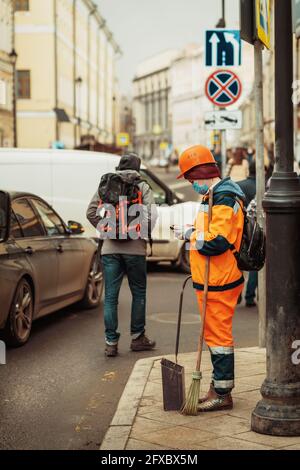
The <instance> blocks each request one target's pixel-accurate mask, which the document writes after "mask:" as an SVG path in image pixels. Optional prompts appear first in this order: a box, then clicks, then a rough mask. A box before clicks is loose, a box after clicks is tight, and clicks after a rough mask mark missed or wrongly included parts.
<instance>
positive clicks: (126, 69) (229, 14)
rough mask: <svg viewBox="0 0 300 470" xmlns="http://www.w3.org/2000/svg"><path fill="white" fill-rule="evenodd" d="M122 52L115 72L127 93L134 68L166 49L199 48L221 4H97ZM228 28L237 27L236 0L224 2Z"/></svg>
mask: <svg viewBox="0 0 300 470" xmlns="http://www.w3.org/2000/svg"><path fill="white" fill-rule="evenodd" d="M97 3H98V5H99V9H100V12H101V14H102V15H103V17H104V18H105V19H106V20H107V24H108V27H109V28H110V30H111V31H112V32H113V34H114V37H115V39H116V41H117V42H118V44H119V46H120V47H121V49H122V51H123V56H122V58H121V59H119V60H118V65H117V70H118V76H119V81H120V86H121V91H122V92H123V93H125V94H128V93H130V92H131V82H132V79H133V77H134V75H135V71H136V67H137V65H138V64H139V63H140V62H142V61H143V60H145V59H148V58H149V57H152V56H153V55H155V54H157V53H159V52H162V51H165V50H167V49H174V48H175V49H177V48H179V49H180V48H183V47H184V46H186V45H187V44H189V43H198V44H203V39H204V31H205V29H210V28H213V27H214V26H215V25H216V23H217V22H218V20H219V18H220V17H221V4H222V2H221V0H97ZM226 22H227V27H228V28H232V27H234V28H236V27H238V26H239V0H227V1H226Z"/></svg>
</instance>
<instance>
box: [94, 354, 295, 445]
mask: <svg viewBox="0 0 300 470" xmlns="http://www.w3.org/2000/svg"><path fill="white" fill-rule="evenodd" d="M235 357H236V361H235V362H236V387H235V389H234V391H233V398H234V408H233V410H229V411H228V410H226V411H221V412H214V413H207V414H205V413H203V414H201V415H199V416H182V415H181V414H179V413H177V412H167V413H166V412H164V411H163V407H162V386H161V371H160V359H161V358H160V357H159V358H157V357H154V358H148V359H144V360H140V361H138V362H137V363H136V365H135V367H134V369H133V372H132V374H131V376H130V378H129V380H128V382H127V385H126V387H125V389H124V392H123V395H122V397H121V400H120V402H119V405H118V409H117V411H116V414H115V416H114V418H113V420H112V422H111V425H110V427H109V429H108V431H107V433H106V436H105V438H104V440H103V443H102V445H101V448H100V449H101V450H163V449H177V450H178V449H180V450H223V449H224V450H267V449H289V450H292V449H294V450H300V437H273V436H264V435H260V434H256V433H254V432H252V431H251V430H250V419H251V412H252V410H253V409H254V407H255V405H256V403H257V401H258V400H259V399H260V397H261V396H260V393H259V390H260V386H261V384H262V382H263V380H264V378H265V350H263V349H258V348H247V349H238V350H236V356H235ZM170 358H171V360H174V358H173V357H172V356H170ZM195 362H196V354H195V353H189V354H181V355H180V356H179V363H180V364H181V365H184V366H185V373H186V387H187V389H188V387H189V385H190V381H191V375H192V371H193V370H194V368H195ZM202 364H203V367H202V371H203V372H204V373H203V379H202V381H201V389H202V393H203V392H206V391H207V389H208V387H209V383H210V378H211V366H210V357H209V353H208V352H204V353H203V361H202Z"/></svg>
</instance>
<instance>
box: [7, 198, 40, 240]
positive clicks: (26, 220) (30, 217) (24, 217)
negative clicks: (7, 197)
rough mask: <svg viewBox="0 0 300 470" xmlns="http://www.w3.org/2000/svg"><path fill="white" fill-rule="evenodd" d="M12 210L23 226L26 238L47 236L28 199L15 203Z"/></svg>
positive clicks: (18, 200)
mask: <svg viewBox="0 0 300 470" xmlns="http://www.w3.org/2000/svg"><path fill="white" fill-rule="evenodd" d="M12 209H13V211H14V213H15V215H16V218H17V221H18V222H19V224H20V226H21V229H22V232H23V234H24V237H40V236H43V235H45V232H44V229H43V226H42V224H41V223H40V221H39V220H38V218H37V216H36V215H35V213H34V212H33V209H32V208H31V206H30V205H29V202H28V201H27V200H26V199H17V200H16V201H13V203H12Z"/></svg>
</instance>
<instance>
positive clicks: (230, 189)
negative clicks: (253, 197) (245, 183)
mask: <svg viewBox="0 0 300 470" xmlns="http://www.w3.org/2000/svg"><path fill="white" fill-rule="evenodd" d="M214 194H234V195H235V196H237V197H239V198H240V199H242V200H243V201H245V199H246V196H245V194H244V193H243V191H242V190H241V188H240V187H239V185H238V184H236V183H235V182H234V181H232V179H230V178H229V177H228V178H225V179H223V180H222V181H220V182H219V183H218V184H217V185H216V186H215V187H214Z"/></svg>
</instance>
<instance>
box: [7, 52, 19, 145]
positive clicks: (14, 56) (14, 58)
mask: <svg viewBox="0 0 300 470" xmlns="http://www.w3.org/2000/svg"><path fill="white" fill-rule="evenodd" d="M9 56H10V59H11V62H12V66H13V86H12V106H13V129H14V130H13V135H14V147H15V148H17V147H18V134H17V133H18V129H17V70H16V63H17V58H18V54H17V53H16V51H15V49H13V50H12V51H11V53H10V54H9Z"/></svg>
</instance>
